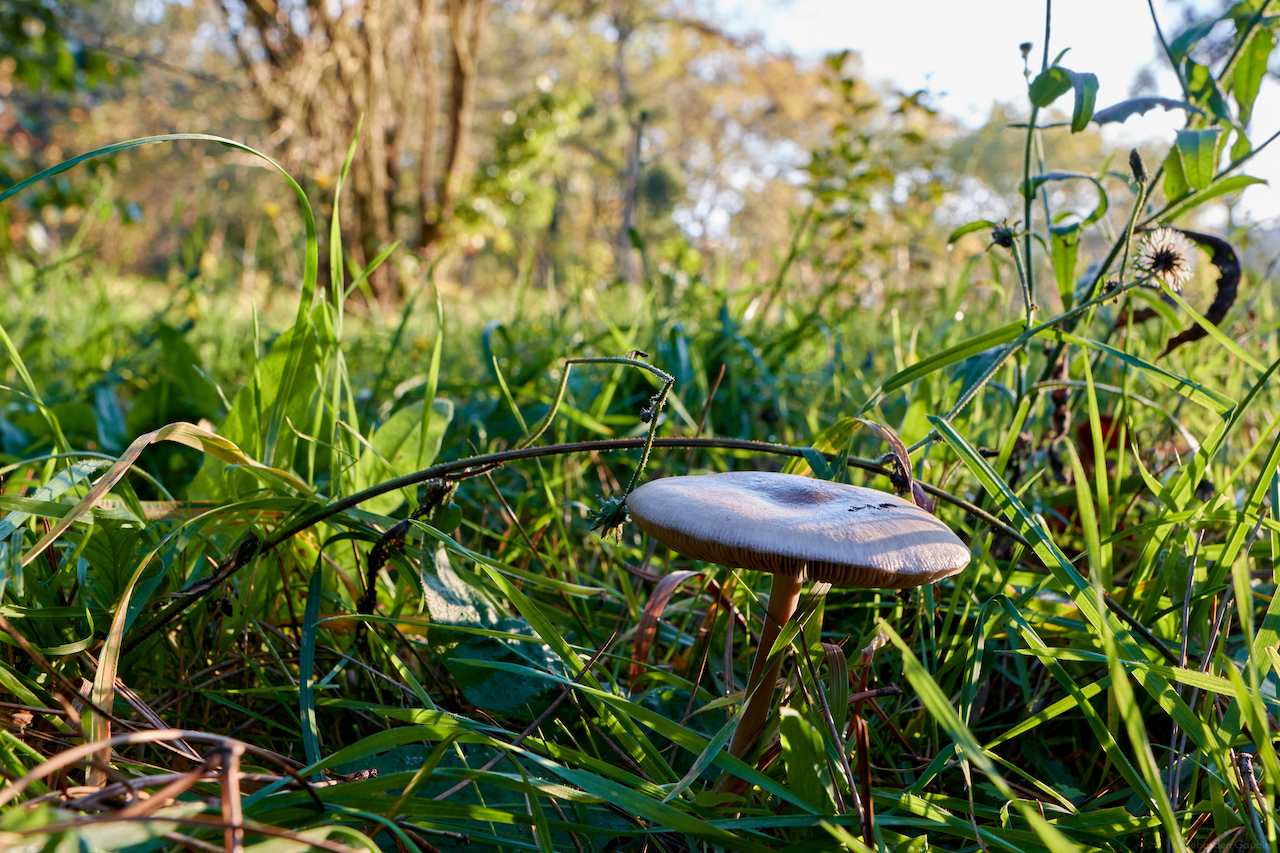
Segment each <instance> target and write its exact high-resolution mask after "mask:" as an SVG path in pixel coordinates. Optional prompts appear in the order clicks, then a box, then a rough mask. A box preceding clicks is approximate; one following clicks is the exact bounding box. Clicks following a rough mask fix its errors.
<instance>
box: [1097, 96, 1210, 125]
mask: <svg viewBox="0 0 1280 853" xmlns="http://www.w3.org/2000/svg"><path fill="white" fill-rule="evenodd" d="M1156 107H1163V108H1164V110H1165V112H1168V111H1169V110H1186V111H1187V112H1188V113H1195V114H1196V115H1204V110H1202V109H1200V108H1199V107H1197V106H1196V105H1195V104H1193V103H1190V102H1189V101H1179V100H1177V99H1175V98H1158V97H1148V98H1129V99H1128V100H1126V101H1121V102H1120V103H1118V104H1112V105H1111V106H1109V107H1107V108H1105V109H1101V110H1098V111H1097V112H1096V113H1094V114H1093V120H1094V121H1096V122H1097V123H1098V124H1107V123H1109V122H1113V121H1114V122H1124V121H1127V120H1128V119H1130V118H1132V117H1133V116H1135V115H1146V114H1147V113H1148V112H1149V111H1151V110H1154V109H1155V108H1156Z"/></svg>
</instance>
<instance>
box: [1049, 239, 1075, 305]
mask: <svg viewBox="0 0 1280 853" xmlns="http://www.w3.org/2000/svg"><path fill="white" fill-rule="evenodd" d="M1049 235H1050V245H1051V247H1052V250H1053V276H1054V278H1055V279H1056V280H1057V282H1058V295H1059V296H1060V297H1062V306H1063V307H1064V308H1070V307H1071V303H1072V300H1073V297H1074V295H1075V281H1076V259H1077V257H1078V256H1079V254H1080V224H1079V223H1072V224H1071V225H1065V226H1054V227H1052V228H1050V229H1049Z"/></svg>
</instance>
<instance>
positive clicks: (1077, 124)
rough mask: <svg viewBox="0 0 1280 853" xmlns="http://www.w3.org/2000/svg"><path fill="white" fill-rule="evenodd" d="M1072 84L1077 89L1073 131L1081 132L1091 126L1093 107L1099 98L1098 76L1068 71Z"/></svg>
mask: <svg viewBox="0 0 1280 853" xmlns="http://www.w3.org/2000/svg"><path fill="white" fill-rule="evenodd" d="M1067 74H1068V76H1070V78H1071V86H1072V88H1073V89H1075V103H1074V104H1073V105H1072V107H1071V132H1072V133H1079V132H1080V131H1082V130H1084V129H1085V128H1086V127H1088V126H1089V120H1090V119H1092V118H1093V107H1094V104H1095V103H1096V102H1097V99H1098V77H1097V75H1096V74H1090V73H1088V72H1084V73H1079V72H1075V71H1068V72H1067Z"/></svg>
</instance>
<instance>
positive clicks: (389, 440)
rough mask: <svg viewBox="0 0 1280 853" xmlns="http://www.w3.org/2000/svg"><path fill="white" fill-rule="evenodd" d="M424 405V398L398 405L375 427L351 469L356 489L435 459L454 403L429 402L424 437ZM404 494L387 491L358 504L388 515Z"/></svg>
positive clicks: (402, 499) (443, 401)
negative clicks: (393, 411) (402, 405)
mask: <svg viewBox="0 0 1280 853" xmlns="http://www.w3.org/2000/svg"><path fill="white" fill-rule="evenodd" d="M426 409H427V407H426V401H425V400H418V401H417V402H415V403H412V404H410V405H408V406H405V407H404V408H403V409H400V410H399V411H398V412H396V413H395V414H393V415H392V416H391V417H390V418H388V419H387V422H386V423H384V424H383V425H382V426H380V427H378V430H377V431H376V432H375V433H374V434H373V438H371V439H370V440H369V444H368V446H366V447H365V449H364V452H363V453H361V454H360V459H359V461H357V462H356V466H355V471H354V472H353V473H354V479H355V484H356V489H357V490H362V489H367V488H370V487H371V486H375V485H377V484H378V483H380V482H383V481H385V480H390V479H393V478H395V477H400V476H403V475H405V474H411V473H413V472H414V471H419V470H421V469H423V468H426V467H428V466H430V465H431V463H432V462H433V461H435V458H436V454H438V453H439V452H440V442H441V441H442V440H443V439H444V433H445V429H446V428H447V427H448V426H449V421H450V420H451V419H452V418H453V403H451V402H450V401H448V400H436V401H435V402H433V403H432V404H431V416H430V423H429V424H428V425H427V427H428V428H427V430H426V435H425V437H424V435H423V430H422V425H423V421H424V417H425V413H426ZM424 438H425V443H424ZM405 494H406V492H404V491H398V492H389V493H387V494H385V495H378V496H377V497H376V498H371V499H369V500H367V501H365V502H364V503H363V504H362V505H361V506H362V507H363V508H364V509H365V510H367V511H369V512H373V513H377V514H378V515H389V514H391V513H392V512H394V511H395V509H396V507H398V506H400V504H401V503H403V502H404V501H405V500H406V498H405ZM409 500H412V496H410V497H409Z"/></svg>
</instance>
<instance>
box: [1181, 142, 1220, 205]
mask: <svg viewBox="0 0 1280 853" xmlns="http://www.w3.org/2000/svg"><path fill="white" fill-rule="evenodd" d="M1221 134H1222V129H1221V128H1216V127H1213V128H1208V129H1205V130H1180V131H1178V153H1179V154H1181V155H1182V172H1183V174H1184V175H1185V176H1186V181H1187V186H1188V187H1190V188H1191V189H1193V190H1202V189H1204V188H1205V187H1207V186H1209V184H1210V183H1211V182H1212V181H1213V175H1214V172H1215V171H1216V168H1217V159H1218V158H1217V154H1218V137H1219V136H1220V135H1221Z"/></svg>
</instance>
